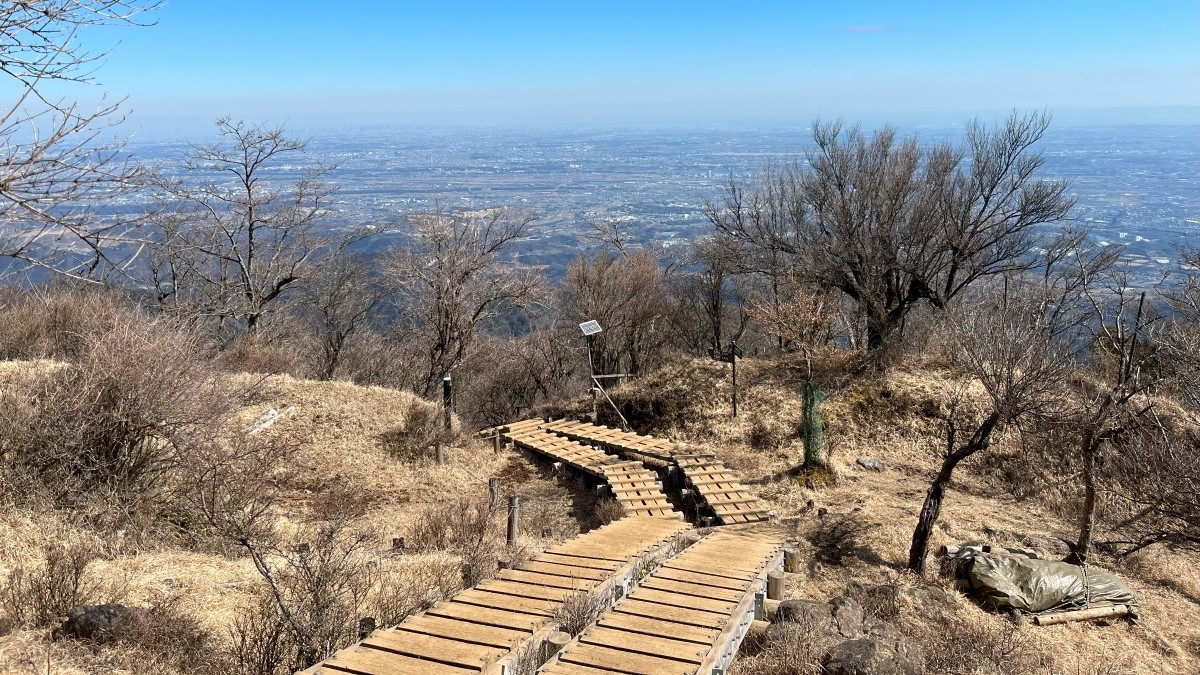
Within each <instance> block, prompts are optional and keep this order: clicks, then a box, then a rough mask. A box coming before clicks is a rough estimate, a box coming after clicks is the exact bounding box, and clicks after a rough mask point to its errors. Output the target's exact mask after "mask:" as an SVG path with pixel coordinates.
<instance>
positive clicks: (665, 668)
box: [558, 644, 696, 675]
mask: <svg viewBox="0 0 1200 675" xmlns="http://www.w3.org/2000/svg"><path fill="white" fill-rule="evenodd" d="M558 658H559V662H561V663H578V664H579V665H583V666H594V667H598V668H607V669H609V670H615V671H617V672H619V673H634V674H636V675H684V674H690V673H694V672H696V666H695V665H694V664H687V663H682V662H680V661H672V660H670V659H661V658H658V657H654V656H648V655H646V654H635V653H633V652H624V651H621V650H619V649H612V648H611V647H601V646H599V645H585V644H581V645H578V646H576V647H575V648H574V649H571V650H569V651H567V652H565V653H563V654H561V655H560V656H559V657H558Z"/></svg>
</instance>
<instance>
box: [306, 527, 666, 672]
mask: <svg viewBox="0 0 1200 675" xmlns="http://www.w3.org/2000/svg"><path fill="white" fill-rule="evenodd" d="M687 529H688V525H687V524H686V523H683V522H680V521H673V520H668V519H665V518H623V519H621V520H618V521H616V522H614V523H611V524H609V525H605V526H604V527H601V528H598V529H596V530H593V531H591V532H588V533H586V534H583V535H580V536H579V537H577V538H575V539H572V540H571V541H568V542H566V543H563V544H561V545H559V546H555V547H553V548H551V549H548V550H546V551H544V552H542V553H539V554H537V555H536V556H534V557H533V558H532V559H531V560H530V561H528V562H525V563H522V564H520V565H517V566H516V568H514V569H511V570H504V571H502V572H500V575H499V578H497V579H492V580H489V581H484V582H482V583H480V584H479V585H478V586H476V587H475V588H472V589H468V590H465V591H463V592H462V593H459V594H458V595H456V596H454V597H453V598H451V599H450V600H448V601H444V602H439V603H437V604H436V605H434V606H433V607H432V608H430V609H429V610H427V611H425V612H423V613H421V614H418V615H415V616H412V617H409V618H407V619H405V620H404V621H403V622H401V623H400V624H399V625H397V626H395V627H393V628H388V629H384V630H377V631H375V632H374V633H372V634H371V635H370V636H369V637H367V638H366V639H365V640H362V641H361V642H359V643H357V644H355V645H353V646H351V647H348V648H346V649H343V650H341V651H339V652H337V653H336V654H334V655H333V656H331V657H329V658H328V659H326V660H325V661H323V662H322V663H319V664H317V665H316V666H313V667H312V668H310V669H308V670H306V671H304V673H306V674H308V675H318V674H319V675H345V674H346V673H355V674H358V675H408V674H417V673H421V674H425V673H428V674H429V675H467V674H468V673H480V672H488V673H497V674H498V673H501V672H503V669H504V663H505V661H506V659H511V658H512V654H513V652H514V651H515V650H518V649H520V648H521V647H522V646H523V645H524V644H526V643H530V642H534V641H538V642H540V640H541V639H542V638H544V634H546V633H548V632H550V631H552V630H553V629H554V628H555V627H554V626H550V625H549V624H550V622H551V618H552V616H553V614H554V610H555V609H556V608H557V607H559V606H560V605H561V604H562V602H563V599H564V598H565V597H566V596H567V595H569V594H571V593H573V592H576V591H580V590H585V591H590V590H595V591H600V592H605V591H606V590H607V589H610V588H613V587H614V586H617V585H621V586H624V585H625V584H626V583H630V582H632V581H636V578H637V575H638V573H639V569H638V564H637V559H638V558H639V557H640V556H643V555H646V554H650V553H653V552H656V551H660V550H662V549H664V548H665V547H666V546H668V545H669V543H670V541H671V540H672V539H673V538H674V537H675V536H676V535H677V534H679V533H681V532H683V531H685V530H687Z"/></svg>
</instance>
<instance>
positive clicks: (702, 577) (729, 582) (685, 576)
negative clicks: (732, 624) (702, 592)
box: [654, 566, 746, 591]
mask: <svg viewBox="0 0 1200 675" xmlns="http://www.w3.org/2000/svg"><path fill="white" fill-rule="evenodd" d="M654 578H655V579H659V580H674V581H683V583H686V584H696V585H698V586H704V587H715V589H728V590H733V591H744V590H745V587H746V581H745V579H743V578H739V577H732V578H731V577H719V575H716V574H707V573H703V572H690V571H688V569H677V568H674V567H667V566H664V567H660V568H659V571H658V572H655V573H654Z"/></svg>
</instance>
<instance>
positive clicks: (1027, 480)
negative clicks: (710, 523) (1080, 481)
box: [628, 358, 1200, 675]
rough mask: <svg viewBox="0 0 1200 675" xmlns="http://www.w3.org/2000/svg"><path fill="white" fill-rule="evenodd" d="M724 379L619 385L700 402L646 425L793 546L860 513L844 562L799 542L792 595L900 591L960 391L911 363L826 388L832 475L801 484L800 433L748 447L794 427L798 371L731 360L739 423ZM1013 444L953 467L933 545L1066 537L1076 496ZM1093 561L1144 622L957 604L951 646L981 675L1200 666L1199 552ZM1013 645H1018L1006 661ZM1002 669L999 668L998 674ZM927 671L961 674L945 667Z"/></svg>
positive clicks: (639, 394)
mask: <svg viewBox="0 0 1200 675" xmlns="http://www.w3.org/2000/svg"><path fill="white" fill-rule="evenodd" d="M727 369H728V366H724V365H723V364H719V363H712V362H705V361H692V362H684V363H677V364H674V365H672V366H670V367H668V368H665V369H663V370H662V371H661V372H659V373H655V374H653V375H650V376H647V377H644V378H642V380H640V381H637V382H634V383H631V384H630V385H628V386H629V388H630V390H631V392H632V393H630V394H629V396H630V397H633V398H647V397H650V396H651V395H652V394H651V392H655V391H660V390H662V391H669V392H676V391H679V392H687V391H694V392H697V394H696V395H695V396H691V397H681V398H680V400H678V401H676V402H675V403H674V404H673V408H672V409H673V410H683V411H684V412H682V413H680V412H672V416H673V417H672V419H681V418H683V419H682V421H681V422H679V423H675V422H669V423H664V424H659V425H651V426H650V427H642V428H639V430H643V429H647V428H650V429H656V431H651V432H650V433H657V434H658V435H662V436H665V437H667V438H670V439H672V440H675V441H677V442H680V443H682V444H684V445H685V447H690V448H693V449H696V450H705V451H709V452H714V453H716V454H717V455H718V456H719V457H720V458H721V459H723V460H725V461H726V462H727V463H728V464H729V465H730V466H732V467H733V468H735V469H737V470H738V471H739V472H740V473H741V474H742V476H743V478H744V480H745V482H746V483H747V485H748V487H749V488H750V489H751V490H752V491H753V492H755V493H756V494H757V495H758V496H759V497H760V498H762V499H763V500H765V501H766V502H767V503H768V504H769V505H770V507H771V508H773V509H775V510H776V511H777V512H778V513H779V515H780V516H781V517H783V518H785V519H786V518H790V517H795V518H797V519H798V521H797V526H796V527H797V530H798V531H797V536H799V537H801V538H802V539H807V538H808V537H812V536H816V535H817V533H818V531H819V529H820V527H821V524H820V520H819V519H818V518H817V515H816V513H815V511H816V508H822V507H823V508H827V509H828V513H829V515H828V516H827V519H829V518H833V519H835V522H836V519H837V518H840V517H842V516H844V515H845V514H848V513H850V512H851V511H852V510H853V509H856V508H857V509H858V511H857V512H856V518H857V519H859V520H860V521H861V522H862V523H863V524H864V525H865V526H866V529H864V530H863V531H861V532H859V533H858V534H857V536H856V539H857V544H856V545H854V546H851V547H850V549H851V553H850V554H849V555H847V556H845V559H844V560H843V562H842V563H841V565H836V564H831V563H827V562H818V561H815V560H814V555H813V554H814V552H815V551H814V550H813V548H812V547H811V546H809V545H808V544H807V543H805V545H804V548H805V549H806V560H809V561H810V566H809V569H808V570H806V574H804V575H803V578H802V579H801V580H798V581H795V582H793V583H792V584H791V585H790V588H789V590H790V591H791V593H792V594H793V596H794V597H807V598H819V599H828V598H830V597H832V596H835V595H840V594H843V593H845V589H846V586H847V584H848V583H850V582H851V581H859V582H862V583H866V584H883V583H895V579H896V575H897V572H898V570H900V569H902V568H903V566H904V564H905V562H906V561H907V555H908V547H909V544H910V541H911V536H912V528H913V526H914V525H915V524H916V520H917V515H918V512H919V510H920V508H921V502H922V500H923V498H924V496H925V490H926V489H927V488H928V486H929V482H930V481H931V480H932V478H933V474H934V472H935V471H936V469H937V463H938V461H939V460H938V457H939V453H940V452H941V450H942V447H943V443H944V440H943V429H942V422H941V419H940V415H941V414H943V413H944V408H945V403H946V401H947V400H948V398H949V394H950V392H951V391H953V389H954V388H955V387H958V386H961V385H962V384H963V383H962V382H961V381H959V380H958V379H957V378H956V377H955V376H954V375H953V374H951V373H949V372H947V371H946V370H944V369H942V368H941V367H940V365H939V364H937V363H935V362H930V363H929V364H925V363H919V362H915V363H910V364H908V365H902V366H900V367H897V368H894V369H893V370H891V371H889V372H888V373H886V374H884V375H877V376H863V377H860V378H857V379H854V380H852V381H848V380H845V379H837V378H831V379H829V380H826V381H824V382H822V385H823V387H824V388H825V389H826V391H828V392H829V394H830V395H829V398H828V400H827V402H826V405H825V413H826V415H825V419H826V423H827V433H826V443H827V446H830V447H829V449H830V450H831V453H830V467H829V468H830V470H831V471H832V473H833V475H834V476H835V477H836V480H835V481H833V482H831V483H828V484H822V483H821V482H820V481H814V483H813V486H812V488H813V489H810V488H808V487H806V485H805V480H804V478H803V477H801V478H800V479H799V480H797V479H795V478H793V477H790V476H788V475H787V473H786V472H787V471H788V469H790V468H792V467H794V466H796V465H797V464H799V463H800V462H801V461H802V459H803V448H802V447H801V444H800V443H799V440H798V439H794V440H793V439H789V440H786V441H784V442H783V443H782V444H780V445H779V446H778V447H772V448H770V449H756V448H755V447H754V446H753V444H752V442H751V438H752V436H753V425H755V424H758V425H764V424H768V423H769V424H781V423H782V424H791V423H792V422H793V421H794V420H798V419H799V413H800V401H799V398H800V397H799V382H800V377H799V371H798V370H797V369H796V368H795V364H792V363H790V362H788V360H787V359H780V358H771V359H747V360H745V361H743V362H742V363H740V364H739V371H738V379H739V386H740V388H741V391H740V400H739V412H740V413H741V414H740V415H739V417H738V419H736V420H732V419H730V417H729V412H730V410H729V404H728V396H729V379H728V370H727ZM743 374H744V375H743ZM968 392H969V393H970V395H971V397H973V399H974V402H975V405H976V406H982V404H983V401H982V395H983V392H982V390H981V389H980V388H979V387H978V386H977V385H975V386H971V387H969V388H968ZM767 418H773V419H774V420H775V421H771V420H770V419H767ZM1019 440H1020V439H1019V438H1018V437H1017V435H1016V434H1012V433H1009V434H1005V435H1004V436H1003V437H1002V438H1000V439H999V440H998V441H997V443H996V444H995V445H994V446H993V447H992V448H991V449H989V450H988V452H987V453H985V456H983V457H976V458H972V459H971V460H969V461H968V462H965V463H964V464H963V465H962V466H961V467H960V470H959V471H957V472H956V474H955V478H954V481H953V483H952V484H951V486H950V489H949V490H948V492H947V496H946V501H945V505H944V510H943V516H942V519H941V521H940V522H939V524H938V527H937V528H935V531H934V533H933V537H932V539H931V541H930V544H931V547H932V548H934V549H936V547H938V546H940V545H942V544H957V543H961V542H967V541H980V542H989V543H994V544H999V545H1007V546H1021V545H1025V537H1027V536H1031V537H1043V538H1050V539H1055V538H1059V537H1062V538H1067V539H1072V538H1073V537H1074V533H1075V530H1076V527H1077V525H1076V523H1075V522H1074V518H1073V515H1072V514H1073V512H1074V509H1075V508H1077V503H1078V502H1077V498H1076V495H1077V494H1078V489H1077V487H1076V486H1074V485H1072V484H1071V483H1070V481H1069V480H1063V478H1062V477H1060V476H1056V475H1055V474H1054V472H1053V471H1042V472H1039V471H1037V470H1036V469H1037V467H1036V466H1035V465H1036V464H1037V460H1038V459H1039V455H1038V454H1037V453H1038V452H1040V451H1041V449H1039V448H1022V447H1020V444H1019ZM1030 453H1033V454H1030ZM863 456H871V457H876V458H878V459H880V460H882V461H883V462H885V463H886V465H887V469H886V470H885V471H883V472H872V471H866V470H863V469H861V468H859V467H858V466H856V464H855V460H857V459H858V458H859V457H863ZM977 460H982V461H977ZM810 500H811V501H812V502H813V503H814V508H813V509H812V510H811V511H810V510H809V509H808V506H807V505H808V503H809V501H810ZM1099 564H1100V565H1101V566H1103V567H1108V568H1111V569H1114V570H1115V571H1116V572H1118V573H1119V574H1121V576H1122V577H1123V578H1125V579H1126V581H1128V582H1129V584H1130V585H1131V586H1132V587H1133V588H1134V590H1135V591H1136V592H1137V594H1138V597H1139V599H1140V602H1141V607H1142V614H1143V618H1142V620H1141V622H1140V625H1138V626H1132V625H1129V624H1127V623H1115V624H1113V625H1111V626H1106V625H1101V624H1067V625H1063V626H1051V627H1045V628H1038V627H1033V626H1021V627H1019V628H1017V629H1016V633H1015V634H1013V635H1011V636H1010V635H1009V633H1010V629H1009V626H1010V625H1011V624H1009V623H1008V622H1007V620H1006V619H1003V618H999V617H995V616H991V615H989V614H986V613H985V612H983V611H982V610H980V609H978V608H976V607H975V606H974V605H972V604H970V602H969V601H966V600H965V598H964V600H963V602H962V605H963V607H962V611H961V612H959V615H960V617H959V620H960V621H961V622H963V625H961V626H959V627H957V628H955V631H956V632H955V633H954V634H952V635H950V636H949V637H947V638H946V639H947V640H951V641H953V642H956V643H958V644H960V645H972V646H977V647H978V649H977V650H976V651H977V652H979V653H978V654H977V663H978V664H980V665H979V668H980V669H981V670H980V672H997V670H996V668H997V667H999V668H1006V669H1007V670H1001V671H1000V672H1022V670H1021V669H1022V668H1033V670H1030V671H1028V672H1044V673H1056V674H1062V675H1078V674H1088V675H1091V674H1103V673H1109V672H1128V673H1139V674H1140V673H1145V674H1150V673H1179V674H1184V673H1193V672H1198V671H1200V656H1198V655H1200V557H1198V556H1197V555H1196V554H1194V553H1188V552H1183V551H1171V550H1169V549H1166V548H1163V547H1157V548H1154V549H1151V550H1148V551H1144V552H1141V553H1139V554H1137V555H1134V556H1132V557H1131V558H1129V559H1127V560H1125V561H1123V562H1119V561H1117V560H1114V559H1111V558H1104V557H1103V555H1101V556H1100V560H1099ZM939 626H940V624H937V625H935V626H931V627H922V626H918V625H915V624H914V625H907V626H906V625H902V626H901V628H902V629H904V630H906V631H907V632H910V633H912V634H913V635H914V636H916V637H917V638H918V639H921V640H924V639H927V638H928V633H927V632H922V631H925V630H929V631H936V630H944V628H940V627H939ZM1010 637H1011V639H1012V640H1015V641H1017V642H1019V643H1020V645H1021V649H1019V650H1017V651H1016V652H1014V653H1013V654H1011V655H1009V656H1007V657H1003V658H1001V656H1002V653H1003V652H1004V650H1005V647H1004V645H1005V644H1006V641H1008V640H1009V639H1010ZM930 639H931V638H930ZM946 648H947V649H949V648H950V646H947V647H946ZM964 648H965V647H964ZM985 652H986V653H985ZM1017 652H1019V653H1017ZM989 654H992V655H993V656H989ZM996 654H1000V655H1001V656H994V655H996ZM964 658H965V657H964ZM972 658H976V657H972ZM1029 658H1032V659H1033V660H1034V663H1035V664H1036V665H1035V666H1029V665H1028V664H1029V663H1030V662H1029V661H1027V660H1025V659H1029ZM996 661H1001V662H1002V663H1000V665H999V666H997V665H996V664H995V662H996ZM748 662H749V663H760V662H759V661H748ZM989 664H991V665H989ZM743 672H759V671H757V670H753V669H751V670H749V671H743ZM762 672H771V671H767V670H764V671H762ZM930 672H967V671H961V670H960V671H954V670H946V669H943V668H942V667H941V666H939V667H938V668H935V669H931V671H930Z"/></svg>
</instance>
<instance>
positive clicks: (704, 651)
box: [538, 526, 782, 675]
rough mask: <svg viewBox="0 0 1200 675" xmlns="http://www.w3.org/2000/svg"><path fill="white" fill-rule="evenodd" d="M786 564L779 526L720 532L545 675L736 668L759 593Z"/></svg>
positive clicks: (664, 571) (625, 603)
mask: <svg viewBox="0 0 1200 675" xmlns="http://www.w3.org/2000/svg"><path fill="white" fill-rule="evenodd" d="M781 561H782V534H781V532H780V530H778V529H777V528H775V527H770V526H758V527H755V528H750V529H738V530H725V529H723V530H719V531H717V532H715V533H714V534H712V535H710V536H709V537H707V538H705V539H703V540H701V541H699V542H697V543H696V544H693V545H692V546H691V547H690V548H688V549H686V550H685V551H683V553H681V554H679V555H677V556H675V557H674V558H672V559H671V560H670V561H669V562H668V563H667V565H669V566H670V567H666V566H664V567H662V568H660V569H659V570H658V571H656V572H654V573H653V574H651V575H650V576H649V577H647V578H646V580H645V581H643V582H642V584H641V585H639V586H638V588H637V590H635V591H633V592H632V593H630V594H629V595H628V596H627V597H625V598H624V599H622V600H620V601H619V602H617V604H616V605H615V606H614V607H613V608H612V610H610V611H609V612H607V613H605V614H604V615H603V616H601V618H600V619H599V621H597V622H596V623H595V624H593V625H592V626H591V627H589V628H588V629H586V630H585V631H584V632H583V633H582V634H580V636H579V637H578V638H576V639H575V640H573V641H572V642H571V643H569V644H567V646H566V647H564V648H563V649H562V650H561V651H560V652H559V653H558V655H557V656H555V657H554V658H553V659H551V660H550V661H549V662H548V663H547V664H546V665H545V666H543V667H542V669H541V670H539V671H538V672H539V673H545V674H546V675H599V674H602V673H627V674H637V675H694V674H696V673H703V674H704V675H708V673H710V672H711V671H712V669H713V668H714V667H724V665H723V664H727V663H728V656H729V655H730V654H731V653H732V651H733V650H736V648H737V643H738V642H740V640H741V638H742V637H743V636H744V635H745V634H746V631H748V630H749V626H750V623H751V622H752V620H753V605H754V596H755V594H756V593H759V592H761V591H762V589H763V584H764V580H765V579H766V575H767V573H768V572H769V571H770V570H771V569H772V568H773V567H777V566H778V565H779V564H780V563H781ZM706 668H707V669H706Z"/></svg>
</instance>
